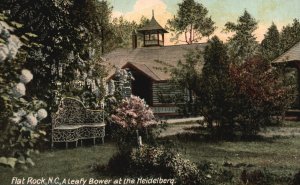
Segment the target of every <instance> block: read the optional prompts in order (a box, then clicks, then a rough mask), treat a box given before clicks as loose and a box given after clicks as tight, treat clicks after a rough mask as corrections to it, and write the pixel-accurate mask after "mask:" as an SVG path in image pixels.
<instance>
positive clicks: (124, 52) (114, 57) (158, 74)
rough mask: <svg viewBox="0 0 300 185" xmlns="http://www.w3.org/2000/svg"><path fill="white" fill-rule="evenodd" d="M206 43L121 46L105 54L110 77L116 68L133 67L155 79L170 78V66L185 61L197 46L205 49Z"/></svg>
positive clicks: (163, 79)
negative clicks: (136, 46)
mask: <svg viewBox="0 0 300 185" xmlns="http://www.w3.org/2000/svg"><path fill="white" fill-rule="evenodd" d="M206 45H207V44H206V43H195V44H190V45H187V44H185V45H174V46H164V47H142V48H136V49H125V48H119V49H116V50H114V51H112V52H110V53H108V54H106V55H104V56H103V58H104V60H105V65H106V67H107V69H108V77H107V79H110V78H111V77H112V76H113V74H114V72H115V68H117V67H118V68H126V67H133V68H136V69H138V70H139V71H141V72H143V73H144V74H145V75H147V76H148V77H149V78H151V79H152V80H154V81H165V80H169V79H170V77H171V76H170V72H169V70H168V69H170V67H175V66H176V65H177V63H178V61H179V60H181V61H182V62H184V61H185V59H184V56H185V55H186V54H187V53H188V51H191V50H194V49H196V48H198V49H200V50H202V51H203V50H204V48H205V46H206Z"/></svg>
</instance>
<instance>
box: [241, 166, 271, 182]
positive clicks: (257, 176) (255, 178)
mask: <svg viewBox="0 0 300 185" xmlns="http://www.w3.org/2000/svg"><path fill="white" fill-rule="evenodd" d="M241 180H242V182H243V183H245V184H250V185H272V184H274V182H275V181H274V177H273V174H271V173H270V172H269V171H267V170H265V169H264V170H260V169H257V170H253V171H247V170H243V172H242V174H241Z"/></svg>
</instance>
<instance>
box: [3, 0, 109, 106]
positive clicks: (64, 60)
mask: <svg viewBox="0 0 300 185" xmlns="http://www.w3.org/2000/svg"><path fill="white" fill-rule="evenodd" d="M103 3H105V1H101V2H98V1H83V0H78V1H75V0H69V1H60V0H24V1H14V0H7V1H5V2H1V4H3V6H1V7H0V9H1V10H6V12H10V13H9V14H8V17H10V19H12V20H15V21H17V22H20V23H21V24H23V26H22V27H21V28H20V29H19V32H22V33H27V32H31V33H34V34H35V35H37V37H36V38H34V40H33V41H34V42H37V43H39V44H40V45H39V46H38V47H32V48H30V50H31V51H30V52H29V53H30V56H29V57H28V58H27V61H26V64H25V65H26V67H27V68H29V69H31V70H32V72H33V73H34V76H35V77H36V78H35V79H34V80H33V81H32V83H31V84H29V85H28V86H29V90H30V94H33V95H35V96H37V97H40V98H41V99H42V100H45V101H46V102H47V103H48V105H50V106H51V105H52V104H53V99H54V96H55V94H54V92H55V90H57V83H56V82H58V81H60V82H63V84H68V83H69V82H71V81H72V80H74V79H75V77H76V74H75V71H76V70H78V69H80V70H81V72H82V70H87V69H88V68H89V67H88V66H89V65H90V63H89V62H88V60H90V55H89V54H92V53H93V52H92V51H93V50H92V49H90V48H91V47H95V45H92V46H91V45H90V43H91V41H94V40H95V41H97V40H99V39H96V38H98V37H99V36H98V35H99V33H100V35H101V26H102V27H105V26H103V24H101V22H100V21H101V20H102V19H105V20H107V19H109V18H107V17H97V16H95V15H97V12H98V13H100V11H101V8H99V6H102V5H103ZM105 5H106V4H105ZM83 7H85V8H86V9H83ZM7 10H8V11H7ZM105 15H109V14H105ZM103 29H104V28H103ZM102 38H104V37H102ZM100 44H103V42H102V40H101V39H100ZM87 72H88V71H86V73H87ZM100 78H101V77H100Z"/></svg>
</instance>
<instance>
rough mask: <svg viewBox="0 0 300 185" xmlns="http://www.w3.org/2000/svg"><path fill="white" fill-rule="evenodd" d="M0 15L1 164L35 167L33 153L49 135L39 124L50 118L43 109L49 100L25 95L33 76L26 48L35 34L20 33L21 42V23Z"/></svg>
mask: <svg viewBox="0 0 300 185" xmlns="http://www.w3.org/2000/svg"><path fill="white" fill-rule="evenodd" d="M0 17H1V18H0V38H1V39H2V43H1V44H0V54H1V58H0V71H1V74H0V149H1V150H0V164H1V165H7V166H10V167H12V168H13V167H14V166H15V165H16V164H20V165H30V166H33V165H34V163H33V161H32V160H31V158H30V155H31V153H32V152H34V151H35V150H36V144H37V143H38V141H39V140H40V138H41V137H43V136H45V132H43V131H42V130H40V129H39V128H38V127H36V125H37V123H38V122H39V121H41V120H42V119H43V118H45V117H47V112H46V111H45V110H44V109H40V108H42V107H45V103H43V102H41V101H39V100H38V99H36V98H35V97H31V98H28V97H27V96H25V95H26V87H25V84H28V83H30V81H31V80H32V78H33V76H32V74H31V72H30V71H29V70H27V69H23V70H22V71H21V69H22V68H23V67H24V66H23V65H24V62H25V59H26V56H27V55H28V53H27V52H26V51H25V50H24V48H27V47H30V46H31V43H30V41H29V38H28V37H31V36H34V35H33V34H27V36H20V37H21V39H20V40H22V41H24V43H21V41H20V40H19V37H17V36H16V35H15V34H18V29H20V28H21V25H20V24H17V23H16V22H12V21H9V20H8V19H7V18H5V16H3V15H2V14H0ZM14 26H15V27H14ZM22 45H23V47H21V46H22ZM20 72H21V74H20ZM38 109H40V110H39V111H37V110H38Z"/></svg>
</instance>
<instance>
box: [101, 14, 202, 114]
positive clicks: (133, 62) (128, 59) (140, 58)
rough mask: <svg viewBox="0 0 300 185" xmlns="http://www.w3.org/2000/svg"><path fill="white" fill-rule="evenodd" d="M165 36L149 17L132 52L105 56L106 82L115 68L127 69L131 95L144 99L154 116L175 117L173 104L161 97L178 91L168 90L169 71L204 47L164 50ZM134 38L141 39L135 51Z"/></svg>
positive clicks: (118, 50)
mask: <svg viewBox="0 0 300 185" xmlns="http://www.w3.org/2000/svg"><path fill="white" fill-rule="evenodd" d="M166 33H168V32H167V31H166V30H165V29H164V28H163V27H162V26H161V25H159V23H158V22H157V21H156V20H155V18H154V16H152V19H151V21H150V22H149V24H147V25H145V26H144V27H143V28H141V29H139V30H137V33H136V32H133V35H132V41H133V42H132V48H130V49H127V48H119V49H116V50H114V51H112V52H110V53H108V54H106V55H105V56H104V58H105V60H106V61H107V66H108V69H109V75H108V81H109V80H110V79H113V78H114V76H113V75H114V72H115V69H116V68H122V69H128V70H129V71H130V72H131V74H132V75H133V78H134V80H133V81H132V82H131V93H132V94H133V95H136V96H139V97H141V98H143V99H144V100H145V101H146V102H147V104H149V105H150V106H151V107H152V108H153V110H154V112H155V114H157V115H160V116H174V115H177V109H178V108H177V107H176V106H175V104H174V102H173V101H172V100H162V99H161V98H160V97H161V96H163V95H172V94H173V95H174V94H176V93H179V92H180V90H179V89H174V88H173V89H171V88H172V87H171V86H170V83H169V80H170V78H171V75H170V72H169V69H170V68H171V67H175V66H176V65H177V63H178V61H179V60H181V61H184V60H185V59H184V56H185V54H187V53H188V52H189V51H190V50H194V49H196V48H198V49H202V50H203V49H204V47H205V44H198V43H197V44H190V45H187V44H186V45H172V46H165V40H164V34H166ZM137 34H140V36H142V38H143V39H142V42H143V45H142V47H138V44H137Z"/></svg>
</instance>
